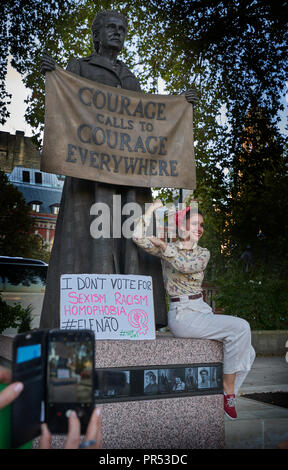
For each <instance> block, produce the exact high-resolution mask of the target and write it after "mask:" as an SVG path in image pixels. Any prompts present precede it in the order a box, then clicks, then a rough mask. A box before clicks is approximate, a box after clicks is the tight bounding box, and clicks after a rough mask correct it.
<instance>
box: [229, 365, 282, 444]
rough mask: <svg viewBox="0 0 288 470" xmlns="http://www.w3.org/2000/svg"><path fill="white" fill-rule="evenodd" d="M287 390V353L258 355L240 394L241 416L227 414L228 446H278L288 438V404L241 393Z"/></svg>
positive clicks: (238, 401) (238, 403) (238, 410)
mask: <svg viewBox="0 0 288 470" xmlns="http://www.w3.org/2000/svg"><path fill="white" fill-rule="evenodd" d="M272 391H283V392H285V391H286V392H288V363H287V362H286V360H285V357H257V358H256V360H255V362H254V364H253V367H252V370H251V371H250V373H249V374H248V376H247V378H246V380H245V382H244V383H243V385H242V387H241V389H240V396H239V397H238V398H237V414H238V419H237V420H235V421H231V420H230V419H229V418H227V417H225V434H226V449H276V448H277V445H278V444H279V443H280V442H282V441H285V440H288V408H282V407H280V406H276V405H269V404H267V403H262V402H257V401H255V400H251V399H250V398H243V397H241V393H242V394H245V393H254V392H272Z"/></svg>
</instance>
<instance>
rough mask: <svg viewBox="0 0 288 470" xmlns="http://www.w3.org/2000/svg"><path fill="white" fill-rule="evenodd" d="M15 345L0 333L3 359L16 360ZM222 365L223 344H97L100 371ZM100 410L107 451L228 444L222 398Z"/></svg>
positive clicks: (165, 338)
mask: <svg viewBox="0 0 288 470" xmlns="http://www.w3.org/2000/svg"><path fill="white" fill-rule="evenodd" d="M11 346H12V338H8V337H4V336H1V335H0V356H2V357H4V358H6V359H8V360H11V358H12V347H11ZM217 362H223V351H222V344H221V343H220V342H218V341H213V340H198V339H181V338H174V337H173V336H172V335H171V336H169V335H167V334H165V335H157V338H156V340H155V341H127V340H123V341H96V363H95V367H96V368H114V367H122V368H123V367H124V368H129V367H137V366H140V367H141V366H143V367H146V366H148V368H149V366H161V365H163V367H164V366H165V367H166V366H167V365H183V366H185V364H187V365H190V364H207V365H209V363H217ZM99 406H101V407H102V423H103V449H213V448H224V446H225V430H224V411H223V395H222V394H217V395H215V394H214V395H212V394H211V395H205V394H203V395H196V396H189V397H187V396H185V397H184V396H183V397H175V398H174V397H173V398H163V399H162V398H157V399H147V400H146V399H145V400H139V401H137V400H135V401H121V402H114V403H103V404H101V405H99ZM60 440H61V442H62V439H60ZM56 442H57V441H56ZM56 446H57V443H56Z"/></svg>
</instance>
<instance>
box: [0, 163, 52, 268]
mask: <svg viewBox="0 0 288 470" xmlns="http://www.w3.org/2000/svg"><path fill="white" fill-rule="evenodd" d="M33 232H34V219H33V218H32V216H31V215H30V207H29V206H28V205H27V204H26V202H25V199H24V197H23V195H22V193H21V192H20V191H19V190H18V189H17V188H16V187H15V186H14V185H13V184H11V183H10V182H9V180H8V178H7V176H6V174H5V173H4V172H3V171H0V254H1V255H2V256H23V257H28V258H30V257H31V258H39V257H40V258H41V259H43V258H44V259H45V260H47V253H46V252H45V251H44V250H43V249H42V246H40V244H39V237H38V236H37V235H35V234H34V233H33Z"/></svg>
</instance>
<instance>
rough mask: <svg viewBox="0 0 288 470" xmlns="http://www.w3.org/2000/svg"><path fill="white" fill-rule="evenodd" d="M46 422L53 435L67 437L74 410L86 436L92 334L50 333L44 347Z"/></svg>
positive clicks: (90, 398) (91, 387) (91, 397)
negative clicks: (45, 356) (45, 361)
mask: <svg viewBox="0 0 288 470" xmlns="http://www.w3.org/2000/svg"><path fill="white" fill-rule="evenodd" d="M47 346H48V347H47V381H46V418H47V424H48V427H49V429H50V431H51V432H53V433H56V434H57V433H59V434H62V433H66V432H67V429H68V428H67V426H68V420H67V417H68V416H69V412H70V411H71V410H74V411H75V412H76V413H77V415H78V417H79V419H80V422H81V432H86V427H87V425H88V422H89V419H90V416H91V413H92V411H93V408H94V393H95V392H94V348H95V337H94V333H93V332H91V331H89V330H88V331H86V330H81V331H78V330H77V331H73V330H69V331H66V330H63V331H60V330H58V331H55V330H52V331H51V332H50V333H49V335H48V345H47Z"/></svg>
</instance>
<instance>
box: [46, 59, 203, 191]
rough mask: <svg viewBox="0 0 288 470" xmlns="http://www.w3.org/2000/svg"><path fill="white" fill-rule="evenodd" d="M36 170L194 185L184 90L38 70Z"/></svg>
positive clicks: (112, 181) (114, 180)
mask: <svg viewBox="0 0 288 470" xmlns="http://www.w3.org/2000/svg"><path fill="white" fill-rule="evenodd" d="M41 170H42V171H45V172H48V173H56V174H62V175H68V176H74V177H77V178H84V179H88V180H94V181H102V182H105V183H110V184H120V185H128V186H147V187H169V188H187V189H194V188H195V187H196V175H195V161H194V151H193V129H192V105H191V104H189V103H188V102H187V100H186V98H185V96H184V95H180V96H178V95H173V96H167V95H152V94H144V93H137V92H134V91H130V90H124V89H123V88H114V87H110V86H107V85H103V84H100V83H97V82H93V81H91V80H87V79H86V78H82V77H79V76H78V75H75V74H73V73H71V72H67V71H65V70H62V69H61V68H59V67H56V70H54V71H53V72H49V73H46V103H45V131H44V147H43V155H42V159H41Z"/></svg>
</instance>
